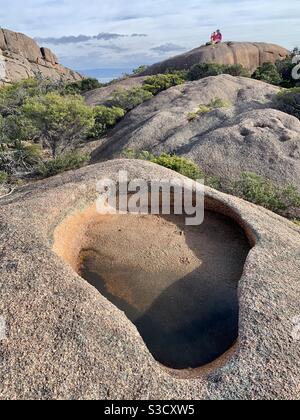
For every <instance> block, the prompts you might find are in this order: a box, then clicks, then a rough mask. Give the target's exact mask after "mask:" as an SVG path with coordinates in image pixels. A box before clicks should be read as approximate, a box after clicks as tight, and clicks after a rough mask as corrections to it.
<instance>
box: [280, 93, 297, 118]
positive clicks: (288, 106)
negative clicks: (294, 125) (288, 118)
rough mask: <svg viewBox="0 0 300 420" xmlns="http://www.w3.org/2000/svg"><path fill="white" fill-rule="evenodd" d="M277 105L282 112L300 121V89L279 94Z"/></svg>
mask: <svg viewBox="0 0 300 420" xmlns="http://www.w3.org/2000/svg"><path fill="white" fill-rule="evenodd" d="M277 104H278V107H279V109H280V110H281V111H283V112H286V113H287V114H291V115H293V116H294V117H297V118H299V119H300V87H295V88H292V89H289V90H284V91H282V92H279V93H278V95H277Z"/></svg>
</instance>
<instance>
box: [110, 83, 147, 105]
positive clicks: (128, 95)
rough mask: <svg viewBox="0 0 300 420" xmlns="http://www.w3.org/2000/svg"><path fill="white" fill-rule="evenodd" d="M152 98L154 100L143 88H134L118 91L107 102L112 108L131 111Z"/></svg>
mask: <svg viewBox="0 0 300 420" xmlns="http://www.w3.org/2000/svg"><path fill="white" fill-rule="evenodd" d="M151 98H153V94H152V93H151V92H149V91H147V90H145V89H143V88H142V87H134V88H132V89H130V90H125V89H117V90H116V91H115V92H114V94H113V96H112V98H111V99H109V100H108V101H107V102H106V105H107V106H108V107H111V108H112V107H115V108H122V109H124V110H125V111H131V110H132V109H134V108H135V107H137V106H138V105H140V104H142V103H143V102H145V101H148V100H149V99H151Z"/></svg>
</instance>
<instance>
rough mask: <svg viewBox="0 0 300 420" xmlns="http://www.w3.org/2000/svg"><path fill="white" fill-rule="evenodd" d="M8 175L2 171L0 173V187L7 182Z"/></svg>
mask: <svg viewBox="0 0 300 420" xmlns="http://www.w3.org/2000/svg"><path fill="white" fill-rule="evenodd" d="M7 178H8V174H7V173H6V172H4V171H0V185H1V184H4V183H5V182H6V181H7Z"/></svg>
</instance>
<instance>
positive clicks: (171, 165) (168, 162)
mask: <svg viewBox="0 0 300 420" xmlns="http://www.w3.org/2000/svg"><path fill="white" fill-rule="evenodd" d="M151 162H153V163H156V164H157V165H160V166H163V167H165V168H168V169H171V170H172V171H175V172H178V173H179V174H181V175H184V176H186V177H188V178H191V179H194V180H197V179H203V178H204V173H203V172H202V170H201V169H200V168H199V166H198V165H197V164H196V163H194V162H193V161H191V160H189V159H186V158H184V157H180V156H176V155H169V154H167V153H163V154H162V155H160V156H154V157H153V158H152V159H151Z"/></svg>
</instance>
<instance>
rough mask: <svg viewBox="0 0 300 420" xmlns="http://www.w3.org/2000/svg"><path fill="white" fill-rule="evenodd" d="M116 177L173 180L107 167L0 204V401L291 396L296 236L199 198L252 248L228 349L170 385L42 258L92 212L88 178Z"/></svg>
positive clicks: (298, 358)
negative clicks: (233, 342) (70, 224)
mask: <svg viewBox="0 0 300 420" xmlns="http://www.w3.org/2000/svg"><path fill="white" fill-rule="evenodd" d="M119 170H127V171H128V173H129V178H130V179H135V178H142V179H145V180H148V181H149V180H151V179H157V178H168V177H170V176H174V173H172V172H170V171H169V170H167V169H164V168H161V167H158V166H156V165H152V164H150V163H147V162H137V161H128V160H125V161H124V160H119V161H111V162H107V163H105V164H98V165H94V166H90V167H87V168H83V169H81V170H78V171H75V172H70V173H67V174H65V175H62V176H58V177H55V178H52V179H49V180H46V181H42V182H39V183H37V184H35V185H31V186H27V187H23V188H22V189H21V190H20V191H19V192H17V193H15V194H14V195H12V196H10V197H8V198H6V199H2V200H1V201H0V206H1V213H0V316H1V317H2V318H1V319H2V321H5V323H6V328H5V334H6V338H4V339H3V337H2V338H1V341H0V398H1V399H93V398H100V399H173V398H174V399H190V398H192V399H200V400H201V399H214V400H215V399H234V400H237V399H251V400H252V399H299V397H300V393H299V391H300V345H299V340H298V338H297V337H298V336H297V334H295V332H296V331H297V329H296V325H295V320H296V319H298V318H296V317H299V311H300V309H299V296H300V283H299V271H300V259H299V249H300V230H299V228H297V227H296V226H295V225H294V224H293V223H291V222H288V221H287V220H285V219H283V218H281V217H279V216H277V215H275V214H273V213H271V212H269V211H267V210H265V209H263V208H260V207H257V206H255V205H252V204H249V203H247V202H245V201H243V200H240V199H238V198H235V197H231V196H228V195H224V194H222V193H219V192H217V191H214V190H210V189H207V191H206V206H207V208H208V209H210V210H213V211H217V212H220V213H222V214H224V215H227V216H229V217H232V218H234V219H235V220H236V222H238V223H239V224H240V225H241V226H243V227H244V229H245V230H246V232H247V235H248V238H249V239H250V240H251V242H252V244H253V245H254V244H255V246H254V247H253V249H252V250H251V252H250V254H249V256H248V259H247V262H246V265H245V267H244V273H243V276H242V278H241V280H240V282H239V304H240V320H239V341H238V345H237V347H236V349H235V351H234V352H233V353H232V354H231V355H230V357H228V358H226V359H225V360H223V361H221V362H219V363H217V364H216V365H213V366H210V368H209V369H206V370H203V371H201V372H195V376H196V377H194V378H193V379H177V378H176V375H174V376H172V375H170V374H169V373H168V372H167V371H165V370H164V368H162V367H161V366H160V365H159V364H157V363H156V362H155V361H154V359H153V357H152V356H151V354H150V353H149V351H148V350H147V348H146V346H145V344H144V342H143V341H142V339H141V337H140V336H139V334H138V332H137V330H136V328H135V327H134V326H133V324H132V323H131V322H129V320H128V319H127V318H126V317H125V315H124V314H123V313H122V312H121V311H119V310H118V309H117V308H116V307H114V306H113V305H112V304H111V303H110V302H108V301H107V300H106V299H105V298H103V297H102V296H101V294H99V292H98V291H97V290H96V289H94V288H93V287H92V286H90V285H89V284H88V283H87V282H86V281H85V280H83V279H82V278H81V277H79V276H78V274H76V272H75V271H73V269H72V268H71V267H70V266H68V265H67V264H66V263H65V262H64V261H63V260H62V259H61V258H59V257H58V256H57V255H56V254H55V253H54V252H53V250H52V244H53V234H54V231H55V229H56V228H57V226H59V225H61V223H62V222H63V221H65V220H66V218H67V217H68V216H69V215H71V214H74V213H76V212H80V211H82V210H83V209H85V208H86V206H90V205H91V204H92V203H94V201H95V199H96V198H97V194H96V186H95V184H96V181H97V180H99V179H101V178H102V177H106V178H107V177H108V178H111V179H117V175H118V171H119ZM175 176H176V177H178V175H177V174H176V175H175ZM66 246H67V244H66ZM2 325H3V322H2ZM2 333H3V331H2Z"/></svg>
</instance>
